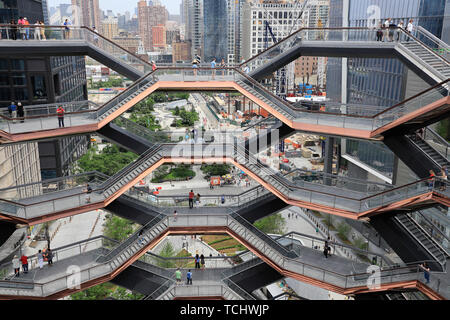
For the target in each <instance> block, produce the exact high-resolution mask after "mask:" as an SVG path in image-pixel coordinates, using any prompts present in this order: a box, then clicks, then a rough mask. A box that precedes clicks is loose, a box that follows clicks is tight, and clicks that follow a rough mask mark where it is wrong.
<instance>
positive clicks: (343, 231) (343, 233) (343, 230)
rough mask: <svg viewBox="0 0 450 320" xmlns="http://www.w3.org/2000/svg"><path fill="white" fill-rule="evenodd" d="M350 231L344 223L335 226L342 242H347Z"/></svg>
mask: <svg viewBox="0 0 450 320" xmlns="http://www.w3.org/2000/svg"><path fill="white" fill-rule="evenodd" d="M350 230H351V227H350V226H349V225H348V224H347V223H345V222H341V223H339V225H338V226H337V231H338V235H339V237H340V238H341V239H342V240H348V233H349V232H350Z"/></svg>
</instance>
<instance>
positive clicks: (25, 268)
mask: <svg viewBox="0 0 450 320" xmlns="http://www.w3.org/2000/svg"><path fill="white" fill-rule="evenodd" d="M20 261H21V262H22V269H23V273H28V257H27V256H26V255H24V254H23V255H22V256H21V257H20Z"/></svg>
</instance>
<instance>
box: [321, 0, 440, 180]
mask: <svg viewBox="0 0 450 320" xmlns="http://www.w3.org/2000/svg"><path fill="white" fill-rule="evenodd" d="M371 6H376V7H378V8H379V13H380V21H377V23H378V22H384V21H385V20H386V19H387V18H391V19H392V20H393V23H395V24H398V23H399V22H400V21H403V24H404V25H407V22H408V20H409V19H413V20H414V25H415V26H422V27H423V28H425V29H427V30H428V31H430V32H431V33H433V34H434V35H436V36H437V37H439V38H440V37H441V36H442V31H443V26H444V25H445V24H446V19H445V16H444V12H445V6H446V1H445V0H396V1H392V0H330V27H367V26H368V20H369V19H371V17H372V15H373V14H374V12H375V11H374V10H373V8H374V7H372V8H371ZM343 74H344V76H343ZM327 82H328V83H333V85H332V86H330V88H329V89H327V97H328V98H330V99H331V100H333V101H340V102H343V103H350V104H364V105H373V106H382V107H390V106H392V105H394V104H396V103H398V102H400V101H402V100H404V99H406V98H408V97H409V96H412V95H413V94H415V93H417V92H419V91H421V90H423V89H424V88H426V87H429V85H427V84H426V83H425V82H423V81H422V80H421V79H418V77H417V76H416V75H414V74H413V72H411V71H410V70H409V68H408V67H407V66H406V65H404V64H403V63H402V62H401V61H400V60H398V59H397V58H391V59H385V58H383V59H379V58H376V59H375V58H348V59H342V58H330V59H329V60H328V66H327ZM336 83H342V85H341V86H336V85H335V84H336ZM342 141H343V144H344V145H343V148H342V149H343V153H344V154H347V155H348V156H351V157H353V158H356V159H358V161H361V162H363V163H364V164H365V165H368V166H369V167H371V168H373V169H374V170H376V171H378V172H380V171H379V169H380V168H379V167H377V166H376V165H374V163H377V159H384V161H386V162H385V167H384V168H383V170H382V172H381V173H382V175H383V176H385V177H386V178H388V179H391V178H392V180H393V181H392V182H393V183H395V182H396V180H397V179H396V178H397V177H396V172H395V171H396V161H395V156H394V155H393V153H392V152H391V151H389V149H387V148H385V147H380V148H375V149H374V148H373V144H372V143H369V142H363V141H358V142H357V143H355V141H352V140H349V139H343V140H342ZM358 152H360V153H361V154H362V155H364V156H357V154H358ZM390 170H392V172H390Z"/></svg>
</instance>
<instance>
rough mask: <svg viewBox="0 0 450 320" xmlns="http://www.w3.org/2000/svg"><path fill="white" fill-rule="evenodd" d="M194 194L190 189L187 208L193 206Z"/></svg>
mask: <svg viewBox="0 0 450 320" xmlns="http://www.w3.org/2000/svg"><path fill="white" fill-rule="evenodd" d="M194 196H195V195H194V190H191V192H189V209H192V208H193V207H194Z"/></svg>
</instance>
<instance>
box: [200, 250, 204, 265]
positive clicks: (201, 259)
mask: <svg viewBox="0 0 450 320" xmlns="http://www.w3.org/2000/svg"><path fill="white" fill-rule="evenodd" d="M200 264H201V265H202V269H205V256H204V255H203V253H202V254H201V255H200Z"/></svg>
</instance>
